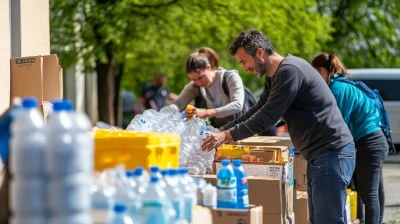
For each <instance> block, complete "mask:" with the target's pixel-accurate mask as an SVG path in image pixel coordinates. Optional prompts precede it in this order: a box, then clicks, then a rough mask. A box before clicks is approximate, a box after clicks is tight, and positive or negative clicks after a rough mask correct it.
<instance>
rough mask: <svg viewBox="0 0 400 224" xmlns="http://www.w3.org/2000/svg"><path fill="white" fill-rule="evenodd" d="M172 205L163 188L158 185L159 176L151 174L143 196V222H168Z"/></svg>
mask: <svg viewBox="0 0 400 224" xmlns="http://www.w3.org/2000/svg"><path fill="white" fill-rule="evenodd" d="M171 207H172V204H171V202H170V200H169V199H168V198H167V195H166V194H165V191H164V189H163V188H162V187H161V186H160V185H159V178H158V177H157V176H155V175H153V176H151V179H150V184H149V187H148V188H147V191H146V193H145V194H144V196H143V206H142V209H141V214H142V216H143V222H144V224H154V223H157V224H169V223H171V217H170V214H169V209H170V208H171Z"/></svg>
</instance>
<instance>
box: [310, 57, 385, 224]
mask: <svg viewBox="0 0 400 224" xmlns="http://www.w3.org/2000/svg"><path fill="white" fill-rule="evenodd" d="M311 64H312V66H313V67H314V68H315V69H316V70H317V71H318V72H319V73H320V74H321V76H322V78H323V79H324V80H325V81H326V83H327V84H328V85H329V88H330V89H331V91H332V93H333V95H334V96H335V98H336V103H337V105H338V107H339V109H340V111H341V113H342V116H343V118H344V121H345V122H346V124H347V126H348V127H349V129H350V131H351V133H352V135H353V138H354V142H355V145H356V149H357V154H356V169H355V171H354V176H353V180H354V182H355V185H356V189H357V191H358V193H359V195H360V196H361V199H362V201H363V202H364V204H365V223H367V224H369V223H371V224H375V223H382V219H383V210H384V204H385V202H384V198H385V195H384V189H383V180H382V166H383V161H384V160H385V157H386V156H387V154H388V150H389V146H388V144H387V140H386V138H385V136H384V134H383V132H382V130H381V127H380V125H379V122H380V120H381V118H380V114H379V111H378V108H377V107H376V106H375V103H374V101H373V100H372V99H371V98H369V97H368V96H367V95H366V94H364V92H362V91H361V90H360V89H358V88H357V87H356V86H354V85H352V84H349V83H345V82H341V81H337V80H335V78H336V77H338V76H349V74H348V73H347V71H346V68H345V66H344V65H343V64H342V63H341V62H340V60H339V59H338V57H337V56H336V55H334V54H327V53H321V54H319V55H317V56H316V57H315V58H314V59H313V61H312V62H311ZM360 218H361V219H363V218H364V217H362V216H361V217H360ZM361 223H364V222H363V220H361Z"/></svg>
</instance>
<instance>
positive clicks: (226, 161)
mask: <svg viewBox="0 0 400 224" xmlns="http://www.w3.org/2000/svg"><path fill="white" fill-rule="evenodd" d="M221 164H222V165H223V166H228V165H229V160H227V159H224V160H222V162H221Z"/></svg>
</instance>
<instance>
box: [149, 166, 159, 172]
mask: <svg viewBox="0 0 400 224" xmlns="http://www.w3.org/2000/svg"><path fill="white" fill-rule="evenodd" d="M158 171H160V168H159V167H158V166H151V167H150V172H152V173H157V172H158Z"/></svg>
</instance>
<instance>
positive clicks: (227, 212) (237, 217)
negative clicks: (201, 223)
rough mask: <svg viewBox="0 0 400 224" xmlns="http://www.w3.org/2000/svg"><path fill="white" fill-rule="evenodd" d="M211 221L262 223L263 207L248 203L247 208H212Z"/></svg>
mask: <svg viewBox="0 0 400 224" xmlns="http://www.w3.org/2000/svg"><path fill="white" fill-rule="evenodd" d="M211 213H212V217H213V223H237V224H263V223H264V222H263V207H262V206H254V205H250V208H249V209H248V210H239V209H212V210H211Z"/></svg>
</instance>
